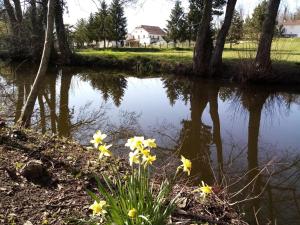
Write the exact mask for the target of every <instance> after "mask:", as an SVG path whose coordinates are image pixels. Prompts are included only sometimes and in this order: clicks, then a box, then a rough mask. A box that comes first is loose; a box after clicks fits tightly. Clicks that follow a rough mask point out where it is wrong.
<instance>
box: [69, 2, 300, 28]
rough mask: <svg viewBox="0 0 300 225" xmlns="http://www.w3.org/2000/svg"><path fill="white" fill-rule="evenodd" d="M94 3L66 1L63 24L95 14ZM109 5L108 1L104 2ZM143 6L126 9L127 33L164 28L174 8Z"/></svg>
mask: <svg viewBox="0 0 300 225" xmlns="http://www.w3.org/2000/svg"><path fill="white" fill-rule="evenodd" d="M260 1H261V0H238V1H237V6H236V7H237V8H241V7H242V8H243V11H244V14H245V15H249V14H251V13H252V11H253V9H254V8H255V6H256V5H257V4H258V3H259V2H260ZM95 2H99V0H71V1H68V11H69V12H68V13H67V14H66V15H65V23H68V24H72V25H74V24H76V22H77V20H78V19H80V18H88V17H89V15H90V13H91V12H96V11H97V10H98V9H97V5H96V4H95ZM106 2H107V3H110V0H106ZM143 2H144V3H143V4H141V3H137V4H135V5H133V6H130V7H126V9H125V14H126V16H127V24H128V31H129V32H131V31H132V30H133V29H134V28H135V27H136V26H139V25H153V26H160V27H162V28H165V27H166V24H167V20H168V19H169V16H170V12H171V9H172V7H173V6H174V0H143ZM182 2H183V6H184V7H185V9H187V8H188V4H187V2H188V1H187V0H183V1H182ZM284 5H287V6H288V8H289V9H290V10H291V11H295V10H296V8H298V7H300V0H283V1H282V3H281V7H283V6H284Z"/></svg>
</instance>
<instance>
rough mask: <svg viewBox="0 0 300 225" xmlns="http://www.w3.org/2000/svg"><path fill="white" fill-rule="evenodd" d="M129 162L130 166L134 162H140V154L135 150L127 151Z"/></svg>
mask: <svg viewBox="0 0 300 225" xmlns="http://www.w3.org/2000/svg"><path fill="white" fill-rule="evenodd" d="M129 163H130V166H132V165H133V163H134V164H140V163H141V162H140V155H139V151H135V152H130V153H129Z"/></svg>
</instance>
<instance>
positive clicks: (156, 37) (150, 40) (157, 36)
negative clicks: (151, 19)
mask: <svg viewBox="0 0 300 225" xmlns="http://www.w3.org/2000/svg"><path fill="white" fill-rule="evenodd" d="M165 35H166V32H165V31H164V30H163V29H161V28H160V27H157V26H148V25H141V26H138V27H136V28H135V29H134V30H133V31H132V32H131V33H130V34H129V35H128V38H127V39H130V40H136V41H139V43H140V44H142V45H145V44H146V45H149V44H155V43H165V40H164V39H163V37H164V36H165Z"/></svg>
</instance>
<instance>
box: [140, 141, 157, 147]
mask: <svg viewBox="0 0 300 225" xmlns="http://www.w3.org/2000/svg"><path fill="white" fill-rule="evenodd" d="M143 144H144V147H145V148H147V147H149V148H156V147H157V145H156V143H155V139H147V140H145V141H144V143H143Z"/></svg>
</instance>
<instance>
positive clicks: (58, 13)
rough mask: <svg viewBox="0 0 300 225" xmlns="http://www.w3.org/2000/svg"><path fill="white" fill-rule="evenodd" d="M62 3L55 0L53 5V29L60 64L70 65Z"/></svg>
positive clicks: (59, 0) (69, 51)
mask: <svg viewBox="0 0 300 225" xmlns="http://www.w3.org/2000/svg"><path fill="white" fill-rule="evenodd" d="M62 4H63V3H62V2H61V0H56V5H55V8H56V9H55V27H56V33H57V40H58V45H59V51H60V54H61V62H62V63H63V64H69V63H70V57H71V50H70V46H69V43H68V38H67V35H66V29H65V25H64V20H63V5H62Z"/></svg>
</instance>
